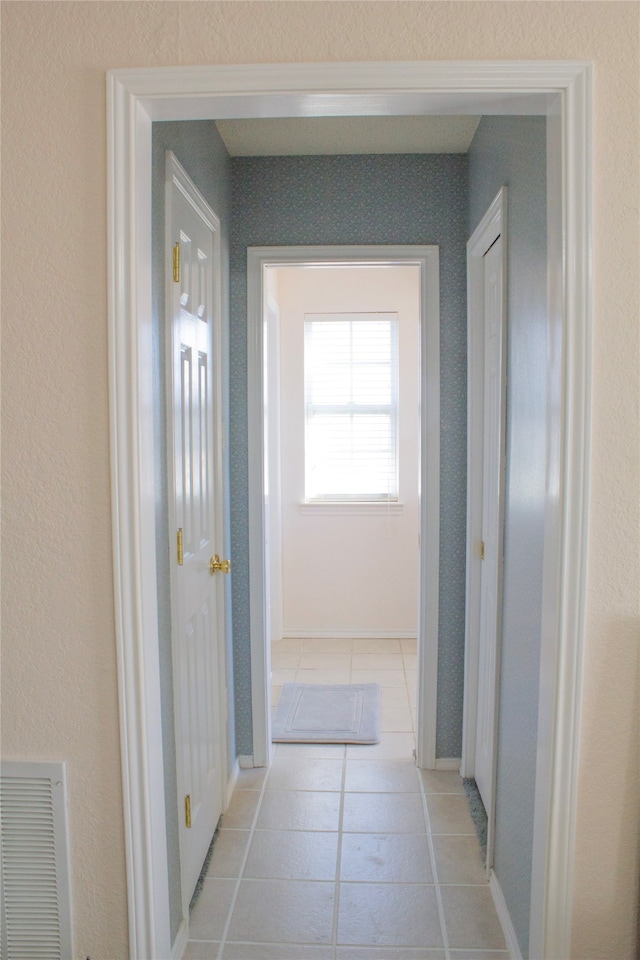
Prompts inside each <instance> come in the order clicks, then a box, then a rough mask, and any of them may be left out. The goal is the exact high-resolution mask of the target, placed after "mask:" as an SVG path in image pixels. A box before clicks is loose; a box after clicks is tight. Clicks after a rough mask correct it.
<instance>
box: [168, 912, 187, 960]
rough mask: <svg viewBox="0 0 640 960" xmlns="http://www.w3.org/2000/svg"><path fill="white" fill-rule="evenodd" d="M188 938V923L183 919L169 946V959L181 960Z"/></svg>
mask: <svg viewBox="0 0 640 960" xmlns="http://www.w3.org/2000/svg"><path fill="white" fill-rule="evenodd" d="M188 939H189V924H188V923H187V921H186V920H183V921H182V923H181V924H180V929H179V930H178V932H177V934H176V939H175V940H174V942H173V947H172V948H171V960H181V957H182V955H183V953H184V951H185V949H186V946H187V940H188Z"/></svg>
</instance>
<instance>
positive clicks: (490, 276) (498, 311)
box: [475, 236, 504, 866]
mask: <svg viewBox="0 0 640 960" xmlns="http://www.w3.org/2000/svg"><path fill="white" fill-rule="evenodd" d="M483 269H484V367H483V370H484V376H483V380H484V385H483V394H484V403H483V419H484V429H483V452H482V545H481V555H482V563H481V572H480V618H479V633H480V636H479V663H478V714H477V726H476V754H475V779H476V783H477V785H478V790H479V791H480V796H481V797H482V801H483V803H484V806H485V809H486V812H487V818H488V823H489V834H490V836H489V837H488V844H487V865H488V866H491V862H490V858H491V842H492V834H493V819H494V785H495V753H496V750H495V744H496V733H497V727H496V724H497V692H498V691H497V684H498V658H499V636H500V606H501V566H502V512H501V502H502V475H503V465H504V458H503V452H502V451H503V419H504V418H503V381H504V377H503V310H504V303H503V299H504V295H503V248H502V237H501V236H499V237H498V238H497V239H496V240H495V242H494V243H493V245H492V246H491V247H490V248H489V249H488V250H487V251H486V253H485V254H484V257H483Z"/></svg>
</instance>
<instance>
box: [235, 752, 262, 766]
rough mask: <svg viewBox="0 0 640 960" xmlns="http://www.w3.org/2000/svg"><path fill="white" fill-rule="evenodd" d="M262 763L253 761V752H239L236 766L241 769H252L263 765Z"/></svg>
mask: <svg viewBox="0 0 640 960" xmlns="http://www.w3.org/2000/svg"><path fill="white" fill-rule="evenodd" d="M264 766H266V764H264V763H254V758H253V754H251V753H241V754H240V755H239V757H238V767H239V768H240V769H241V770H253V768H254V767H264Z"/></svg>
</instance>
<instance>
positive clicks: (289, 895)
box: [184, 640, 508, 960]
mask: <svg viewBox="0 0 640 960" xmlns="http://www.w3.org/2000/svg"><path fill="white" fill-rule="evenodd" d="M415 660H416V654H415V641H410V640H402V641H400V640H346V641H344V640H335V641H327V640H305V641H303V640H283V641H280V642H279V643H276V644H274V647H273V677H272V679H273V682H274V689H273V698H274V701H275V700H276V699H277V696H278V694H279V687H280V686H281V684H282V683H284V682H286V681H287V680H293V679H296V680H299V681H303V682H304V681H306V682H318V683H323V682H327V683H334V682H337V683H341V682H342V683H348V682H349V681H354V682H357V681H360V682H364V681H367V680H371V681H374V682H379V683H380V684H381V688H382V735H381V741H380V743H379V744H376V745H374V746H347V747H344V746H334V745H329V746H322V745H316V746H312V745H305V744H278V745H277V746H276V748H275V753H274V757H273V762H272V765H271V767H270V768H269V771H268V772H267V771H266V770H263V769H255V770H243V771H241V773H240V776H239V779H238V782H237V785H236V789H235V791H234V795H233V798H232V801H231V804H230V806H229V809H228V810H227V812H226V813H225V814H224V816H223V818H222V822H221V827H220V831H219V835H218V837H217V840H216V843H215V845H214V849H213V855H212V857H211V861H210V863H209V865H208V869H207V872H206V876H205V879H204V882H203V885H202V891H201V893H200V895H199V897H198V899H197V901H196V903H195V905H194V907H193V910H192V914H191V929H190V936H191V939H190V941H189V944H188V946H187V948H186V951H185V953H184V958H185V960H214V958H219V960H307V958H308V960H374V958H378V960H507V958H508V954H507V952H506V947H505V943H504V938H503V935H502V932H501V929H500V925H499V922H498V919H497V916H496V913H495V909H494V906H493V900H492V897H491V893H490V891H489V888H488V885H487V881H486V879H485V876H484V871H483V868H482V864H481V858H480V851H479V845H478V841H477V839H476V835H475V830H474V827H473V823H472V821H471V817H470V815H469V812H468V807H467V800H466V797H465V794H464V790H463V786H462V781H461V779H460V777H459V775H458V774H457V773H455V772H453V771H422V772H420V771H418V770H417V768H416V767H415V766H414V762H413V758H412V750H413V746H414V733H413V724H414V716H415V699H414V697H415V686H416V676H415V671H416V664H415Z"/></svg>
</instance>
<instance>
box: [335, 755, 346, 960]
mask: <svg viewBox="0 0 640 960" xmlns="http://www.w3.org/2000/svg"><path fill="white" fill-rule="evenodd" d="M346 782H347V745H346V744H345V745H344V752H343V754H342V783H341V789H340V813H339V816H338V849H337V854H336V876H335V881H334V889H335V895H334V896H335V899H334V904H333V925H332V929H331V960H336V955H337V952H338V919H339V916H340V873H341V866H342V828H343V825H344V794H345V786H346Z"/></svg>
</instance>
